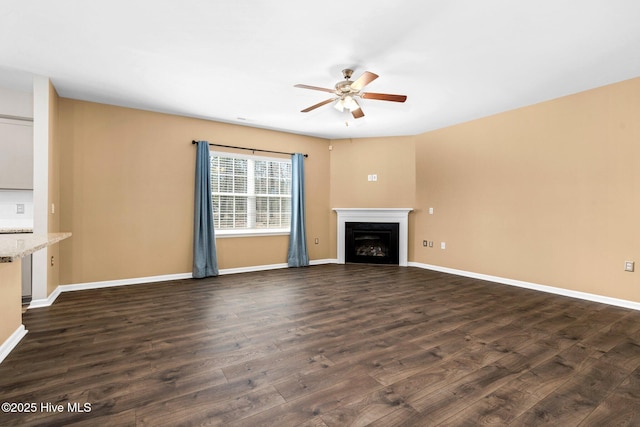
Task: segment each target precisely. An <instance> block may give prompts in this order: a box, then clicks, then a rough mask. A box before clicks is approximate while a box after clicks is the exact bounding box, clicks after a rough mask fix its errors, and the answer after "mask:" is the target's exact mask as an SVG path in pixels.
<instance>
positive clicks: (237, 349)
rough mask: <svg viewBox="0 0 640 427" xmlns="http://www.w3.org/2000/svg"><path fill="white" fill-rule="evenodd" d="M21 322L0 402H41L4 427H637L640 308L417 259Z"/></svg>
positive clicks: (126, 294)
mask: <svg viewBox="0 0 640 427" xmlns="http://www.w3.org/2000/svg"><path fill="white" fill-rule="evenodd" d="M24 323H25V325H26V327H27V329H29V334H28V335H27V336H26V337H25V338H24V339H23V340H22V342H20V344H19V345H18V346H17V347H16V349H15V350H14V351H13V352H12V353H11V354H10V355H9V356H8V357H7V358H6V359H5V361H4V362H3V363H2V364H0V390H1V395H2V397H1V398H0V400H1V401H2V402H13V403H16V404H18V403H21V404H25V403H35V404H36V405H37V408H36V411H35V412H33V413H22V414H16V413H0V425H2V426H10V425H38V426H40V425H46V426H63V425H64V426H70V425H92V426H93V425H95V426H129V425H130V426H143V425H148V426H164V425H168V426H176V425H202V424H206V425H224V426H252V427H253V426H349V425H357V426H363V425H373V426H385V427H386V426H400V425H403V426H412V425H416V426H435V425H445V426H465V425H469V426H478V425H514V426H531V425H553V426H563V427H566V426H577V425H580V426H583V425H584V426H608V425H616V426H624V425H628V426H638V425H640V312H636V311H632V310H627V309H622V308H617V307H612V306H606V305H603V304H597V303H592V302H586V301H581V300H574V299H570V298H565V297H561V296H556V295H551V294H545V293H539V292H535V291H530V290H525V289H520V288H515V287H509V286H505V285H499V284H494V283H489V282H483V281H480V280H475V279H469V278H463V277H458V276H452V275H447V274H443V273H436V272H431V271H427V270H421V269H417V268H402V267H393V266H391V267H389V266H362V265H324V266H315V267H308V268H300V269H285V270H273V271H267V272H259V273H246V274H236V275H228V276H222V277H218V278H213V279H204V280H182V281H174V282H164V283H155V284H145V285H136V286H126V287H119V288H108V289H99V290H90V291H81V292H72V293H65V294H63V295H61V296H60V297H59V298H58V300H57V301H56V303H55V304H54V305H53V306H51V307H48V308H41V309H34V310H29V311H28V312H27V313H25V315H24ZM85 403H87V404H90V412H86V411H85V412H73V411H70V410H69V409H73V408H76V409H77V408H82V409H89V408H87V407H85V406H84V404H85ZM47 404H51V406H46V405H47ZM69 404H71V408H69V406H68V405H69ZM42 405H45V407H44V408H43V407H42ZM56 405H63V410H62V412H61V413H53V412H46V411H43V409H47V410H49V411H51V410H53V409H54V408H56ZM16 407H17V405H14V409H16ZM27 408H29V407H27ZM23 409H24V408H23Z"/></svg>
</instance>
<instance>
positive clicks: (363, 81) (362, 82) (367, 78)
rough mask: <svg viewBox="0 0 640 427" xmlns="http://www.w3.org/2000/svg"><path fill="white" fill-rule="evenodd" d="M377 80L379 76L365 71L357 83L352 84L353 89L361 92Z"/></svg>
mask: <svg viewBox="0 0 640 427" xmlns="http://www.w3.org/2000/svg"><path fill="white" fill-rule="evenodd" d="M377 78H378V75H377V74H373V73H371V72H369V71H365V72H364V73H363V74H362V75H361V76H360V77H358V78H357V79H356V81H354V82H353V83H351V89H355V90H360V89H362V88H363V87H365V86H366V85H368V84H369V83H371V82H372V81H374V80H375V79H377Z"/></svg>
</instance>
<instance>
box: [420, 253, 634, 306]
mask: <svg viewBox="0 0 640 427" xmlns="http://www.w3.org/2000/svg"><path fill="white" fill-rule="evenodd" d="M409 266H410V267H418V268H423V269H426V270H433V271H439V272H441V273H448V274H456V275H458V276H464V277H471V278H473V279H480V280H487V281H490V282H496V283H501V284H503V285H510V286H517V287H519V288H526V289H532V290H534V291H540V292H547V293H551V294H556V295H562V296H565V297H571V298H577V299H582V300H586V301H592V302H599V303H602V304H608V305H614V306H617V307H623V308H629V309H632V310H640V303H638V302H635V301H628V300H623V299H618V298H611V297H606V296H603V295H596V294H590V293H587V292H580V291H572V290H570V289H563V288H556V287H554V286H547V285H540V284H538V283H531V282H525V281H522V280H515V279H507V278H505V277H498V276H490V275H488V274H481V273H474V272H471V271H464V270H456V269H454V268H448V267H440V266H437V265H430V264H423V263H419V262H410V263H409Z"/></svg>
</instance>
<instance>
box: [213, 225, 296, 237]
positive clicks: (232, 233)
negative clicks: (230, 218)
mask: <svg viewBox="0 0 640 427" xmlns="http://www.w3.org/2000/svg"><path fill="white" fill-rule="evenodd" d="M215 233H216V239H218V238H220V239H226V238H229V237H259V236H288V235H289V234H290V231H289V229H286V228H281V229H265V230H260V229H257V230H256V229H254V230H215Z"/></svg>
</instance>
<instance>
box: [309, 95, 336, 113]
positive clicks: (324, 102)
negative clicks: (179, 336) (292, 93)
mask: <svg viewBox="0 0 640 427" xmlns="http://www.w3.org/2000/svg"><path fill="white" fill-rule="evenodd" d="M336 99H337V98H329V99H325V100H324V101H322V102H318V103H317V104H315V105H312V106H311V107H308V108H305V109H304V110H300V112H301V113H308V112H309V111H311V110H315V109H316V108H318V107H322V106H323V105H327V104H328V103H330V102H333V101H335V100H336Z"/></svg>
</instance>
